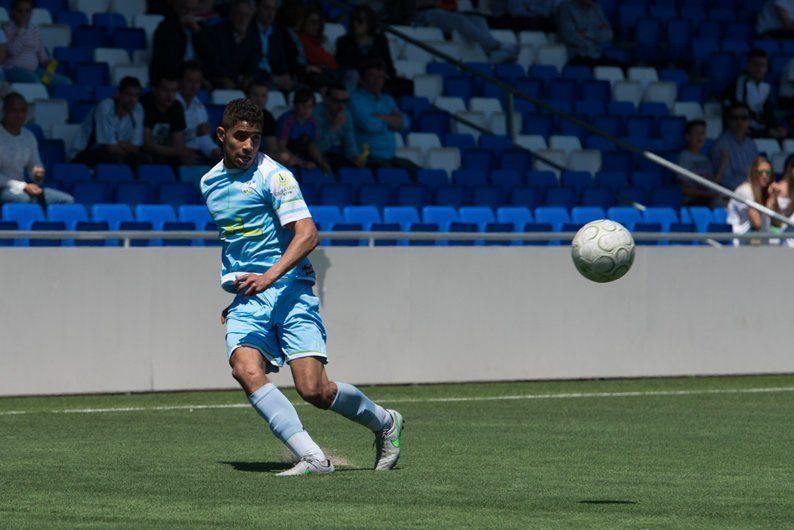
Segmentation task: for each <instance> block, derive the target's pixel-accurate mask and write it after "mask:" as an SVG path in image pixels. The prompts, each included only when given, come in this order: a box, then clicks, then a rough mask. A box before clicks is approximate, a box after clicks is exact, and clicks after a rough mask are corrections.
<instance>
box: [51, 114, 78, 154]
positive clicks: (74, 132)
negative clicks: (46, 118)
mask: <svg viewBox="0 0 794 530" xmlns="http://www.w3.org/2000/svg"><path fill="white" fill-rule="evenodd" d="M79 134H80V124H79V123H62V124H53V126H52V127H51V128H50V138H60V139H61V140H63V145H64V147H65V149H66V158H67V159H70V158H73V157H74V156H75V155H76V154H77V150H76V149H75V147H74V144H75V142H76V141H77V137H78V135H79Z"/></svg>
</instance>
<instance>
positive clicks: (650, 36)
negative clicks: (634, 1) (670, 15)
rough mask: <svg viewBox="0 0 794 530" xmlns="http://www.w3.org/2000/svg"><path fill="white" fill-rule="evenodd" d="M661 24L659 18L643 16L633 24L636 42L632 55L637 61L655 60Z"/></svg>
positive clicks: (657, 52) (657, 53)
mask: <svg viewBox="0 0 794 530" xmlns="http://www.w3.org/2000/svg"><path fill="white" fill-rule="evenodd" d="M661 33H662V25H661V24H660V23H659V20H657V19H656V18H651V17H644V18H641V19H639V20H637V22H636V23H635V24H634V42H635V43H636V44H637V47H636V49H635V50H634V57H635V59H636V60H637V61H640V62H647V61H655V60H657V59H658V55H659V42H660V40H661V39H660V37H661Z"/></svg>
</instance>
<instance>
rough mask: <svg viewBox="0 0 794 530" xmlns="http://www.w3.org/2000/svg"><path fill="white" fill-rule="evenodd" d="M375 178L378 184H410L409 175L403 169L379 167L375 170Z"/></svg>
mask: <svg viewBox="0 0 794 530" xmlns="http://www.w3.org/2000/svg"><path fill="white" fill-rule="evenodd" d="M375 180H376V181H377V182H378V183H380V184H388V185H391V186H399V185H402V184H410V183H411V176H410V175H409V174H408V171H407V170H405V169H401V168H379V169H377V170H376V171H375Z"/></svg>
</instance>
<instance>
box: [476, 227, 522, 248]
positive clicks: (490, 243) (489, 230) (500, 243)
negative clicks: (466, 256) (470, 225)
mask: <svg viewBox="0 0 794 530" xmlns="http://www.w3.org/2000/svg"><path fill="white" fill-rule="evenodd" d="M484 231H485V232H487V233H491V234H492V233H502V232H515V231H516V230H515V226H513V224H512V223H485V230H484ZM478 243H479V242H478ZM520 243H521V242H520V241H510V240H507V239H504V240H503V239H498V240H491V241H485V242H484V244H485V246H488V247H490V246H508V245H516V246H517V245H519V244H520Z"/></svg>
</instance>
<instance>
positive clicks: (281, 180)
mask: <svg viewBox="0 0 794 530" xmlns="http://www.w3.org/2000/svg"><path fill="white" fill-rule="evenodd" d="M273 179H274V180H275V184H276V185H275V186H273V187H274V188H275V189H273V190H272V193H273V196H274V197H275V198H276V199H283V198H285V197H291V196H293V195H295V194H296V192H297V191H298V183H297V182H295V177H293V176H292V174H291V173H289V172H287V171H280V172H278V173H276V175H275V176H274V177H273Z"/></svg>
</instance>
